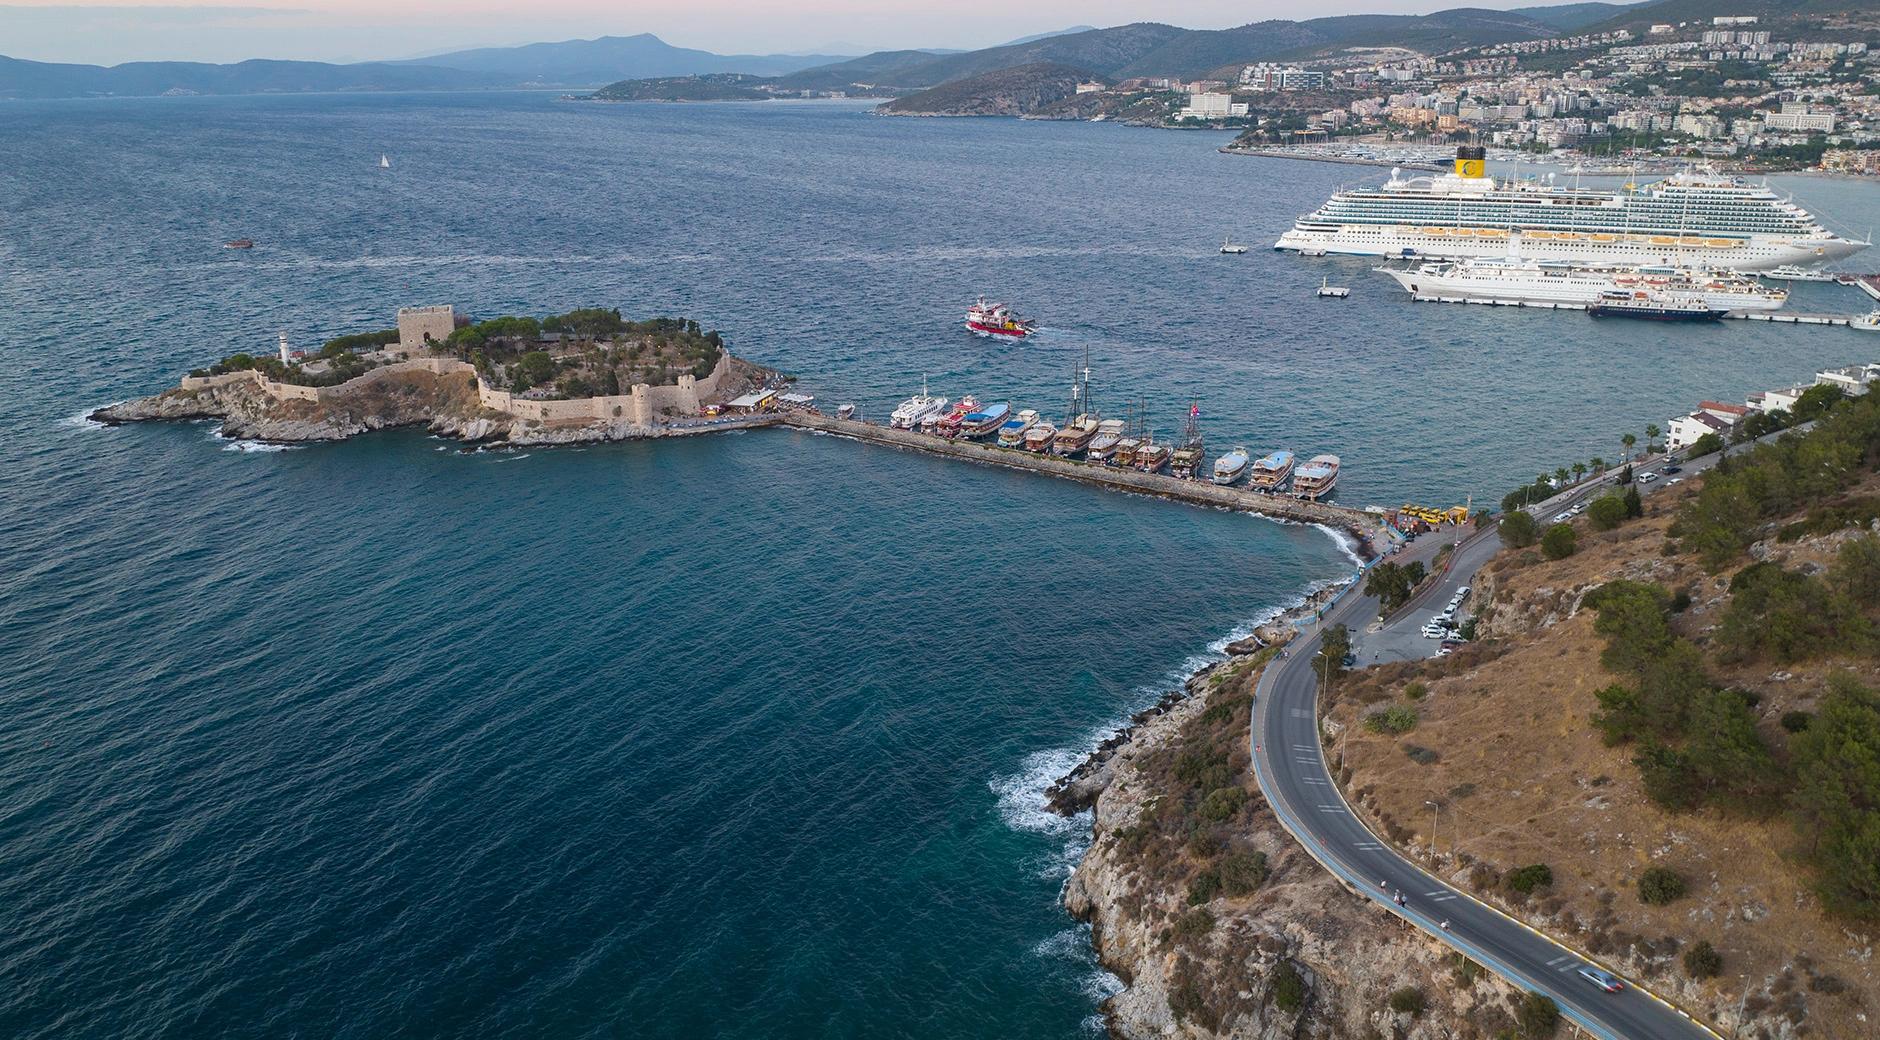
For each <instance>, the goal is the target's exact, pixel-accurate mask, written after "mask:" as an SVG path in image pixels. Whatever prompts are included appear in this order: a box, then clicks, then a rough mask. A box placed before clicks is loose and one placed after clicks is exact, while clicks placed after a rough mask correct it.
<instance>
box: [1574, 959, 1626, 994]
mask: <svg viewBox="0 0 1880 1040" xmlns="http://www.w3.org/2000/svg"><path fill="white" fill-rule="evenodd" d="M1580 978H1583V979H1585V980H1586V981H1588V982H1590V983H1592V984H1593V985H1595V986H1598V987H1599V988H1600V989H1603V990H1605V991H1606V992H1608V993H1617V992H1619V991H1620V990H1622V989H1624V988H1625V983H1623V982H1620V981H1619V976H1617V975H1614V974H1613V973H1612V972H1609V971H1607V970H1605V969H1604V968H1595V967H1593V966H1592V965H1591V964H1588V965H1586V966H1584V967H1582V968H1581V969H1580Z"/></svg>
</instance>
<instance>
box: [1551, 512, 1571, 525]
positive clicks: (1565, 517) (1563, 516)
mask: <svg viewBox="0 0 1880 1040" xmlns="http://www.w3.org/2000/svg"><path fill="white" fill-rule="evenodd" d="M1571 519H1573V514H1572V513H1562V514H1560V515H1559V516H1556V517H1554V523H1556V524H1564V523H1566V522H1567V521H1569V520H1571Z"/></svg>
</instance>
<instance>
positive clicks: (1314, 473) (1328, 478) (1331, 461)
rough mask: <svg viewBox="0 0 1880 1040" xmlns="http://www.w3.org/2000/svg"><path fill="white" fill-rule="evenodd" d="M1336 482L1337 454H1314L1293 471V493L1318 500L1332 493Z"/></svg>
mask: <svg viewBox="0 0 1880 1040" xmlns="http://www.w3.org/2000/svg"><path fill="white" fill-rule="evenodd" d="M1337 484H1338V456H1336V455H1314V456H1312V458H1310V459H1308V460H1306V462H1305V463H1304V464H1303V465H1301V466H1300V467H1299V468H1298V469H1296V470H1294V471H1293V479H1292V490H1293V494H1294V495H1297V496H1298V497H1300V498H1304V499H1310V500H1311V501H1314V502H1316V501H1318V500H1319V499H1321V498H1324V497H1325V496H1326V495H1329V494H1331V493H1332V489H1333V488H1334V487H1336V486H1337Z"/></svg>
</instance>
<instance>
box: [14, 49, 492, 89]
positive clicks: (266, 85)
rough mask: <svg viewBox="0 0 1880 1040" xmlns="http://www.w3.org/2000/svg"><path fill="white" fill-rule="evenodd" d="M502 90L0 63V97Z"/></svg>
mask: <svg viewBox="0 0 1880 1040" xmlns="http://www.w3.org/2000/svg"><path fill="white" fill-rule="evenodd" d="M500 85H503V83H502V81H501V79H500V77H491V76H489V75H487V74H484V73H478V72H466V71H463V70H461V69H442V68H430V67H425V66H406V65H393V64H387V63H381V62H368V63H365V64H361V65H329V64H327V63H325V62H318V61H261V60H255V61H243V62H237V63H235V64H233V65H209V64H205V63H202V62H193V61H133V62H126V63H125V64H122V65H112V66H109V67H107V66H103V65H62V64H56V63H53V62H44V61H25V60H22V59H19V58H8V57H5V56H0V98H61V97H89V96H94V95H118V96H127V97H136V96H149V95H155V94H168V93H186V94H262V93H298V92H304V91H330V90H466V89H473V88H478V87H492V86H500Z"/></svg>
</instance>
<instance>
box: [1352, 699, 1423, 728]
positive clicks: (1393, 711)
mask: <svg viewBox="0 0 1880 1040" xmlns="http://www.w3.org/2000/svg"><path fill="white" fill-rule="evenodd" d="M1364 728H1365V729H1368V730H1370V731H1371V732H1373V733H1391V734H1396V733H1408V732H1410V731H1411V730H1413V729H1415V728H1417V713H1416V709H1415V708H1411V707H1409V706H1408V705H1403V704H1397V705H1393V706H1391V707H1389V708H1385V709H1384V710H1383V711H1380V712H1378V713H1376V714H1374V715H1370V716H1367V717H1366V718H1365V720H1364Z"/></svg>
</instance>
